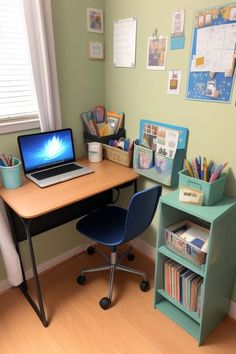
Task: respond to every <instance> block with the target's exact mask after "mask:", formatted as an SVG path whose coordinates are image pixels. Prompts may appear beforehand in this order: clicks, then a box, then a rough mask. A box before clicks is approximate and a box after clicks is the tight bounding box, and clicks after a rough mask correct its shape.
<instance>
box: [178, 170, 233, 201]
mask: <svg viewBox="0 0 236 354" xmlns="http://www.w3.org/2000/svg"><path fill="white" fill-rule="evenodd" d="M226 177H227V173H222V174H221V176H220V178H218V179H217V180H215V181H214V182H212V183H210V182H205V181H202V180H200V179H197V178H193V177H191V176H189V172H188V170H187V169H184V170H182V171H180V172H179V187H188V188H193V189H196V190H198V191H201V192H203V193H204V196H203V205H213V204H215V203H217V202H218V201H219V200H220V199H221V198H222V197H223V194H224V188H225V182H226Z"/></svg>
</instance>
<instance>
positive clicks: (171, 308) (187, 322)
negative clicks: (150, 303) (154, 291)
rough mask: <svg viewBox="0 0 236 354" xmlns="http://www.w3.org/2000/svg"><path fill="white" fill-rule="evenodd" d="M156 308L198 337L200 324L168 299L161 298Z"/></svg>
mask: <svg viewBox="0 0 236 354" xmlns="http://www.w3.org/2000/svg"><path fill="white" fill-rule="evenodd" d="M156 308H157V309H158V310H160V311H161V312H163V313H164V314H165V315H167V316H168V317H169V318H170V319H171V320H173V321H174V322H176V323H177V324H178V325H180V326H181V327H183V328H184V329H185V330H186V331H187V332H188V333H189V334H191V335H192V336H193V337H194V338H196V339H198V338H199V333H200V325H199V324H198V323H197V322H196V321H194V320H193V319H192V318H190V317H189V316H188V315H186V314H185V313H184V312H183V311H181V310H180V309H179V308H178V307H176V306H175V305H173V304H172V303H171V302H169V301H168V300H161V301H160V302H159V303H158V304H157V305H156Z"/></svg>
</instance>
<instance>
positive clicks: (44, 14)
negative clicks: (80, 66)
mask: <svg viewBox="0 0 236 354" xmlns="http://www.w3.org/2000/svg"><path fill="white" fill-rule="evenodd" d="M23 5H24V12H25V21H26V30H27V34H28V38H29V49H30V55H31V62H32V69H33V77H34V83H35V88H36V96H37V100H38V106H39V115H40V125H41V130H42V131H49V130H55V129H60V128H61V111H60V100H59V90H58V80H57V70H56V57H55V47H54V39H53V27H52V11H51V0H23Z"/></svg>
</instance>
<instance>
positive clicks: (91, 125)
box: [80, 111, 99, 136]
mask: <svg viewBox="0 0 236 354" xmlns="http://www.w3.org/2000/svg"><path fill="white" fill-rule="evenodd" d="M80 116H81V119H82V121H83V123H84V127H85V129H86V130H87V132H88V133H90V134H92V135H95V136H98V135H99V132H98V129H97V124H96V121H95V118H94V115H93V112H91V111H89V112H84V113H82V114H81V115H80Z"/></svg>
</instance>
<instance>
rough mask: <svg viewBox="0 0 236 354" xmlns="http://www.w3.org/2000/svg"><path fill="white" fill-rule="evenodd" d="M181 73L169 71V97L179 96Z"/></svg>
mask: <svg viewBox="0 0 236 354" xmlns="http://www.w3.org/2000/svg"><path fill="white" fill-rule="evenodd" d="M180 82H181V71H180V70H170V71H169V75H168V88H167V93H168V94H170V95H179V94H180Z"/></svg>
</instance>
